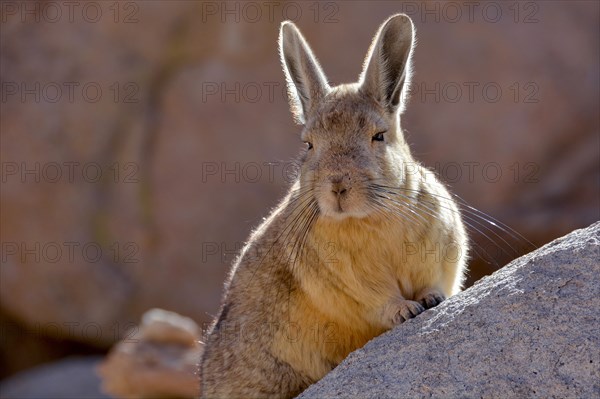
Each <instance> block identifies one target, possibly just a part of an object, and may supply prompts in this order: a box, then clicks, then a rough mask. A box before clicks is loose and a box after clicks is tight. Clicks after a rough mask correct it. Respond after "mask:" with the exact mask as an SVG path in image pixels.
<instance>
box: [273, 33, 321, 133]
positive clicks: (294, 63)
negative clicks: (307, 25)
mask: <svg viewBox="0 0 600 399" xmlns="http://www.w3.org/2000/svg"><path fill="white" fill-rule="evenodd" d="M279 52H280V55H281V64H282V65H283V72H284V73H285V78H286V81H287V86H288V98H289V100H290V108H291V110H292V114H293V115H294V119H295V120H296V122H297V123H299V124H304V123H306V120H307V119H308V115H309V114H310V113H311V112H312V111H313V110H314V109H315V106H316V105H317V104H318V103H319V102H320V101H321V100H322V99H323V98H324V97H325V96H326V95H327V93H328V92H329V91H330V87H329V84H328V83H327V78H326V77H325V74H323V71H322V70H321V67H320V66H319V63H318V62H317V59H316V58H315V56H314V55H313V53H312V51H311V50H310V47H309V46H308V43H306V40H304V37H302V34H301V33H300V31H299V30H298V28H296V25H294V24H293V23H291V22H289V21H285V22H283V23H282V24H281V31H280V32H279Z"/></svg>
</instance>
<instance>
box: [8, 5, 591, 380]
mask: <svg viewBox="0 0 600 399" xmlns="http://www.w3.org/2000/svg"><path fill="white" fill-rule="evenodd" d="M6 4H13V5H15V7H16V11H15V12H13V9H7V8H6ZM23 4H24V3H20V2H5V3H3V7H5V8H3V9H2V25H1V29H2V32H1V33H2V34H1V39H0V50H1V53H2V57H1V60H0V66H1V81H2V96H3V98H2V102H1V107H2V112H1V114H2V115H1V118H0V128H1V138H0V144H1V146H0V147H1V150H0V155H1V158H2V192H1V196H0V201H1V212H2V215H1V220H2V223H1V226H0V235H1V237H2V259H1V261H2V264H1V269H0V300H1V311H2V312H3V313H4V316H3V318H2V320H8V321H7V322H6V323H3V328H2V330H3V331H5V326H7V325H9V324H10V323H12V322H14V323H17V324H18V325H20V328H23V329H25V331H29V330H32V329H33V330H36V331H38V332H40V334H41V335H58V336H59V337H60V338H61V339H62V340H65V341H66V342H69V341H78V342H83V343H87V344H91V345H94V346H97V347H99V348H101V349H102V348H107V347H108V346H109V345H110V344H111V343H113V342H114V341H115V340H116V339H117V338H118V337H120V336H122V335H123V334H124V333H125V332H126V331H127V328H128V326H131V325H133V324H134V323H136V322H137V320H138V319H139V317H140V315H141V314H142V313H143V312H144V311H145V310H147V309H149V308H152V307H161V308H165V309H169V310H173V311H176V312H179V313H181V314H184V315H188V316H190V317H192V318H193V319H194V320H195V321H196V322H198V323H200V324H201V323H206V322H208V321H209V320H210V319H211V317H212V315H214V314H215V312H216V311H217V308H218V303H219V299H220V295H221V289H222V281H223V279H224V277H225V275H226V272H227V270H228V267H229V265H230V263H231V261H232V259H233V258H234V255H235V250H236V249H239V247H240V246H241V244H242V243H243V241H244V240H245V239H246V237H247V235H248V233H249V232H250V230H251V228H252V227H253V226H255V225H256V223H257V222H258V221H259V220H260V218H261V217H263V216H266V214H267V212H268V210H269V208H270V207H272V206H273V205H274V204H275V203H276V201H277V199H278V198H279V197H280V196H281V194H282V193H283V192H284V191H285V187H286V180H287V179H286V171H287V169H286V168H285V166H286V165H288V163H289V162H290V160H291V159H293V157H294V156H295V154H296V153H297V151H298V148H299V147H300V145H301V144H300V142H299V140H298V138H297V135H298V133H299V132H300V128H299V127H298V126H295V125H293V123H292V119H291V116H290V114H289V111H288V107H287V103H286V100H285V97H284V95H283V85H284V79H283V75H282V73H281V71H280V66H279V60H278V54H277V49H276V39H277V34H278V27H279V23H280V22H281V21H282V20H283V19H285V18H286V17H287V18H291V19H295V20H296V23H297V24H298V26H299V27H300V29H301V30H302V31H303V32H304V33H305V35H306V37H307V39H308V41H309V42H310V43H311V45H312V47H313V49H314V51H315V53H316V54H317V56H318V57H319V59H320V61H321V64H322V65H323V67H324V69H325V72H326V73H327V74H328V77H329V79H330V80H331V81H332V83H341V82H347V81H354V80H355V79H356V77H357V75H358V73H359V72H360V65H361V63H362V59H363V57H364V54H365V52H366V49H367V47H368V45H369V41H370V39H371V37H372V35H373V33H374V32H375V30H376V28H377V26H378V25H379V24H380V23H381V22H382V21H383V20H384V19H385V18H386V17H387V16H389V15H391V14H393V13H396V12H401V11H405V12H407V13H409V15H411V16H412V17H413V19H414V22H415V25H416V27H417V36H418V46H417V49H416V53H415V58H414V62H415V63H414V64H415V75H414V84H413V90H412V91H413V94H412V99H411V102H410V103H409V105H408V109H407V111H406V113H405V115H404V116H403V121H402V123H403V126H404V128H405V129H406V130H407V132H408V138H409V141H410V142H411V144H412V146H413V149H414V152H415V155H416V157H417V158H418V159H420V160H422V161H423V162H424V163H425V164H427V165H429V166H431V167H433V168H435V169H436V170H438V171H439V172H440V175H441V177H442V179H443V180H445V181H446V182H447V183H448V184H449V186H451V188H452V190H453V192H455V193H456V194H458V195H460V196H461V197H463V198H464V199H465V200H467V201H468V202H469V203H470V204H472V205H473V206H475V207H477V208H478V209H481V210H482V211H484V212H486V213H488V214H490V215H492V216H493V217H495V218H497V219H500V220H501V221H503V222H504V223H506V224H508V225H510V226H511V227H513V228H515V229H516V230H518V231H519V232H520V233H522V234H523V235H524V236H525V237H527V239H528V240H530V241H532V242H534V243H536V244H541V243H544V242H547V241H549V240H550V239H552V238H555V237H557V236H559V235H561V234H564V233H566V232H568V231H570V230H572V229H573V228H576V227H581V226H584V225H587V224H589V223H591V222H592V221H594V220H597V219H598V217H599V195H598V181H599V180H600V179H599V178H600V172H599V169H600V168H599V166H600V165H599V159H600V157H599V156H598V155H599V154H598V146H599V139H598V137H599V135H598V132H599V130H600V129H599V121H598V108H599V100H598V91H599V80H598V79H599V78H598V76H599V73H598V72H599V66H598V62H599V50H598V49H599V47H600V46H599V43H598V42H599V39H598V34H597V31H598V23H599V21H598V19H599V17H598V15H599V5H598V3H596V2H566V1H555V2H539V3H533V2H526V3H516V2H515V3H499V2H497V3H490V4H493V5H491V6H490V5H487V4H488V3H486V4H483V3H482V4H481V5H480V6H478V7H477V8H475V9H474V10H473V13H472V14H470V13H469V9H468V8H467V7H464V6H461V3H454V2H451V3H432V4H428V5H427V6H426V5H424V4H422V3H418V2H408V3H406V2H405V3H400V2H366V1H359V2H325V3H318V4H317V3H312V2H306V3H305V2H281V3H277V4H279V5H278V6H274V7H275V8H274V9H273V12H272V18H271V15H270V14H269V8H268V7H269V6H268V5H267V4H266V3H260V2H258V3H254V4H256V5H258V6H259V8H260V16H257V14H255V13H254V11H255V10H253V9H252V8H249V7H248V6H247V5H246V3H241V2H240V3H230V4H228V5H225V4H224V3H221V2H207V3H194V2H168V5H167V2H138V3H120V5H119V7H120V8H118V11H119V14H118V15H116V16H115V9H114V8H113V9H111V8H109V7H110V6H111V4H112V3H104V2H98V3H95V4H97V5H98V7H99V9H100V12H101V16H100V17H99V18H98V21H97V22H90V21H91V20H93V19H95V15H96V14H94V10H93V9H89V8H88V9H86V11H85V17H84V6H83V5H81V6H79V7H78V8H75V10H74V14H73V21H72V22H71V21H70V20H69V12H68V9H67V8H66V7H65V6H61V5H60V3H55V4H58V5H59V7H61V12H62V16H61V17H60V18H58V19H56V21H53V20H52V19H53V18H54V15H55V14H53V13H52V10H51V9H48V8H44V7H47V6H45V5H44V4H45V3H33V2H31V3H28V6H27V7H29V9H34V8H35V7H37V9H38V13H37V14H26V13H25V14H21V12H22V9H21V8H22V7H24V6H23ZM127 4H129V5H127ZM452 4H454V5H455V6H454V8H452V7H453V6H452ZM456 5H459V8H458V11H459V12H460V17H457V14H456V12H457V11H456ZM223 7H228V10H233V11H231V12H230V13H227V12H225V11H226V10H224V8H223ZM236 10H237V11H236ZM498 10H499V12H500V13H501V15H500V16H499V17H498V18H497V17H496V15H498V14H496V13H495V11H498ZM213 11H215V12H216V14H213V13H212V12H213ZM297 11H299V12H301V15H299V16H298V17H297V18H296V17H295V15H297ZM86 18H87V20H86ZM115 18H116V21H117V22H115ZM496 19H497V21H496ZM126 21H127V23H126ZM68 82H75V83H78V84H79V86H77V87H75V88H74V97H73V101H70V99H69V96H68V85H69V84H70V83H68ZM36 83H39V85H40V90H38V91H37V93H38V94H37V95H39V97H40V98H39V101H38V100H37V99H36V98H35V96H36V94H23V92H22V91H21V84H24V85H25V88H26V89H31V88H35V85H36ZM115 83H116V84H117V86H115ZM86 84H87V85H88V86H86ZM15 85H16V87H17V89H16V93H15V94H10V93H12V92H13V91H14V90H15ZM436 85H437V86H436ZM56 86H58V87H60V88H62V96H61V97H60V98H59V99H58V101H56V102H53V99H54V98H55V96H56V94H55V91H54V90H55V87H56ZM84 86H85V87H87V88H88V91H86V92H85V95H84V92H83V87H84ZM94 87H100V88H101V90H102V96H101V97H100V98H99V100H98V101H97V102H92V99H93V97H95V91H94ZM469 87H473V93H472V95H473V97H472V98H469V95H470V94H471V93H470V92H469ZM484 87H485V88H486V89H485V90H484ZM270 88H273V91H272V93H271V89H270ZM496 88H500V90H501V91H502V94H501V95H496V94H495V93H496V92H495V91H494V90H495V89H496ZM215 89H216V92H215V91H214V90H215ZM257 89H258V91H257ZM431 91H433V93H432V92H431ZM213 93H214V94H213ZM458 93H460V94H461V98H460V99H457V95H458ZM117 94H118V97H115V95H117ZM270 94H273V96H272V97H271V96H270ZM86 95H87V97H86ZM22 96H23V97H24V98H23V99H22ZM515 96H517V97H515ZM496 98H497V101H496ZM130 101H132V102H130ZM70 162H76V163H78V165H74V164H71V165H73V166H72V168H73V171H74V178H73V179H71V178H70V176H69V171H70V170H69V166H68V165H69V164H65V163H70ZM473 162H475V163H476V164H473ZM36 163H37V164H38V165H39V172H33V173H30V174H25V175H24V176H23V175H22V172H23V171H24V169H34V168H35V167H36ZM266 163H278V164H274V165H272V166H271V167H269V166H266ZM56 165H58V167H59V170H60V171H61V173H62V175H61V177H60V178H58V179H55V178H54V176H55V172H56ZM115 165H116V166H115ZM257 165H258V167H259V171H260V173H261V175H260V176H259V177H258V178H256V166H257ZM469 165H473V172H474V173H473V178H472V179H471V178H470V176H469ZM517 166H518V169H517ZM213 167H216V171H217V173H216V174H215V175H213V174H209V173H208V172H210V171H212V169H210V168H213ZM15 168H16V173H15V174H12V173H13V169H15ZM236 168H237V169H236ZM97 170H100V171H101V172H102V177H101V178H99V179H98V181H95V175H96V171H97ZM227 170H236V172H233V173H226V171H227ZM271 170H272V171H273V178H271V176H270V173H269V172H270V171H271ZM517 170H518V171H519V173H518V175H517V174H516V171H517ZM116 171H118V172H119V173H118V174H115V173H116ZM496 171H500V172H501V176H500V177H499V178H497V179H496V178H495V176H496V173H495V172H496ZM221 172H224V173H225V174H224V175H223V176H221ZM457 173H458V175H457ZM36 177H37V178H39V179H38V180H39V181H36ZM472 222H473V224H474V227H476V228H477V229H479V230H481V231H482V232H483V233H485V234H487V235H488V236H489V239H488V238H486V237H484V236H483V234H480V233H478V232H477V231H476V230H473V235H472V236H473V239H474V240H475V241H476V242H477V243H478V244H479V247H478V246H476V248H475V249H476V250H477V252H478V253H479V254H480V255H481V257H483V258H488V259H490V258H492V259H493V260H492V261H489V262H488V263H486V262H484V261H482V260H481V259H480V257H478V256H477V254H474V255H475V256H476V258H475V260H474V261H473V265H472V271H471V282H472V281H473V280H476V279H477V278H479V277H480V276H482V275H485V274H489V273H491V272H492V271H493V270H495V269H496V268H497V266H500V265H502V264H504V263H505V262H506V261H508V260H510V259H512V258H514V257H516V256H517V255H519V254H521V253H524V252H527V251H528V250H529V249H530V248H529V247H528V245H527V243H526V242H525V241H524V240H514V239H510V240H509V237H506V239H507V241H508V244H509V245H507V244H505V243H504V242H503V241H502V240H501V239H500V238H499V237H497V236H496V235H495V233H492V232H491V231H489V230H486V228H484V227H482V225H480V224H476V223H475V222H474V221H472ZM495 231H498V230H497V229H496V230H495ZM499 234H500V233H499ZM500 235H502V234H500ZM502 237H505V236H504V235H502ZM491 241H495V242H496V244H494V243H492V242H491ZM84 247H85V248H86V250H87V251H86V252H84V251H83V248H84ZM57 248H58V249H59V250H60V253H57V252H56V251H57ZM69 248H74V250H73V254H72V256H71V254H70V253H69ZM98 248H100V249H101V251H102V255H101V256H99V257H97V256H96V251H95V250H97V249H98ZM486 252H488V253H489V255H486ZM96 258H97V259H96ZM55 330H56V331H58V333H56V334H55ZM11 331H12V330H11ZM27 339H29V335H27V336H25V335H23V336H16V337H15V336H11V337H10V339H8V338H6V335H5V334H4V333H3V339H1V340H0V345H1V346H2V350H3V352H4V353H6V354H7V357H6V358H5V359H6V360H4V362H5V363H6V364H3V365H2V370H6V371H5V373H12V372H14V371H16V370H17V369H19V368H22V367H26V365H27V362H23V361H22V362H21V363H19V366H16V364H17V363H16V362H13V361H12V360H11V356H15V354H14V352H12V351H11V350H10V348H8V347H7V346H6V345H8V343H11V344H14V343H15V341H17V342H18V341H19V340H21V341H24V340H27ZM31 347H32V348H33V347H35V345H34V344H32V345H31ZM77 351H79V349H77ZM19 356H21V357H25V358H27V356H25V354H20V355H19ZM42 358H43V357H42ZM31 359H32V360H31V362H29V363H36V362H38V361H39V360H40V358H39V356H38V357H36V356H34V355H31Z"/></svg>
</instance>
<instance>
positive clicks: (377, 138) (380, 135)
mask: <svg viewBox="0 0 600 399" xmlns="http://www.w3.org/2000/svg"><path fill="white" fill-rule="evenodd" d="M384 133H385V132H379V133H377V134H376V135H374V136H373V137H372V141H383V134H384Z"/></svg>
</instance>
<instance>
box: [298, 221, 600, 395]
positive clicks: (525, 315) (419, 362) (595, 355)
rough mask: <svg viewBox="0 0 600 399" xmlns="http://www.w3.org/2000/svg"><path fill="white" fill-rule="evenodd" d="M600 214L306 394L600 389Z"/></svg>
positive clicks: (368, 348)
mask: <svg viewBox="0 0 600 399" xmlns="http://www.w3.org/2000/svg"><path fill="white" fill-rule="evenodd" d="M599 249H600V222H597V223H595V224H593V225H592V226H590V227H588V228H586V229H582V230H576V231H574V232H572V233H571V234H569V235H567V236H564V237H562V238H559V239H557V240H555V241H552V242H551V243H549V244H547V245H545V246H544V247H542V248H540V249H538V250H536V251H534V252H532V253H530V254H528V255H525V256H523V257H521V258H519V259H517V260H515V261H513V262H512V263H510V264H509V265H507V266H506V267H504V268H502V269H500V270H498V271H497V272H496V273H494V274H493V275H491V276H489V277H486V278H483V279H482V280H480V281H479V282H478V283H477V284H475V285H474V286H473V287H471V288H469V289H468V290H466V291H464V292H461V293H460V294H458V295H456V296H454V297H452V298H450V299H448V300H447V301H445V302H443V303H442V304H441V305H439V306H438V307H436V308H434V309H432V310H430V311H427V312H425V313H423V314H422V315H420V316H418V317H417V318H415V319H412V320H409V321H408V322H406V323H404V324H402V325H400V326H398V327H397V328H395V329H394V330H392V331H389V332H388V333H386V334H383V335H381V336H379V337H377V338H375V339H373V340H372V341H371V342H369V343H368V344H367V345H365V346H364V347H363V348H362V349H359V350H357V351H356V352H354V353H352V354H351V355H350V356H349V357H348V358H347V359H346V360H345V361H344V362H343V363H342V364H340V365H339V366H338V367H337V368H336V369H335V370H333V371H332V372H331V373H330V374H328V375H327V376H326V377H325V378H324V379H323V380H321V381H319V382H318V383H316V384H314V385H313V386H311V387H310V388H309V389H307V390H306V391H305V392H304V393H303V394H302V395H300V398H317V397H318V398H333V397H335V398H338V397H347V398H356V397H360V398H391V397H393V398H405V397H428V398H429V397H434V398H440V397H445V398H449V397H453V398H456V397H477V398H490V397H503V398H507V397H544V398H547V397H577V398H599V397H600V278H599V276H600V251H599Z"/></svg>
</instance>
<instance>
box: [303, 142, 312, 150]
mask: <svg viewBox="0 0 600 399" xmlns="http://www.w3.org/2000/svg"><path fill="white" fill-rule="evenodd" d="M304 143H305V144H306V148H307V149H309V150H312V148H313V145H312V143H311V142H310V141H305V142H304Z"/></svg>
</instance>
